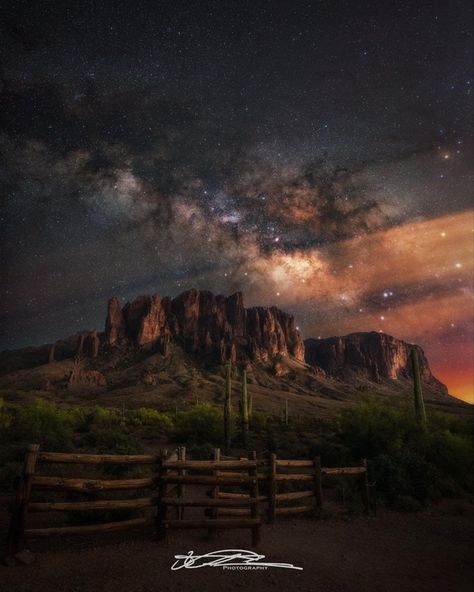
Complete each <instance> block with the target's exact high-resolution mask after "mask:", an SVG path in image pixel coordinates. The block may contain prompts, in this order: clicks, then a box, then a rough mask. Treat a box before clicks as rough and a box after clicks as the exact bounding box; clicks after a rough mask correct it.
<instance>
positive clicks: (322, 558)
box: [0, 501, 474, 592]
mask: <svg viewBox="0 0 474 592" xmlns="http://www.w3.org/2000/svg"><path fill="white" fill-rule="evenodd" d="M2 534H3V533H2ZM262 535H263V536H262V544H261V547H260V549H259V551H260V552H261V553H262V554H264V555H265V556H266V560H267V561H271V562H284V563H293V564H294V565H296V566H300V567H303V571H294V570H284V569H276V568H273V569H272V568H269V569H268V570H266V571H245V572H243V571H223V570H222V569H220V568H211V567H203V568H200V569H194V570H190V569H186V570H185V569H182V570H180V571H171V569H170V567H171V565H172V563H173V562H174V555H176V554H184V553H186V552H187V551H190V550H193V551H194V552H195V554H204V553H206V552H209V551H215V550H218V549H230V548H241V549H249V548H250V533H249V531H225V532H222V533H220V534H219V535H218V536H217V538H216V539H214V540H212V541H210V540H208V539H206V535H205V533H203V532H201V531H188V532H185V531H172V532H170V534H169V535H168V539H167V541H165V542H159V543H156V542H153V540H152V537H153V531H151V530H150V531H141V532H138V533H125V534H123V533H122V534H120V535H119V534H113V535H112V534H109V535H104V536H102V537H101V538H95V539H92V538H91V537H89V538H87V539H86V538H84V539H81V540H79V539H78V538H77V537H76V538H65V539H55V540H51V541H48V542H45V541H36V542H33V543H32V544H31V545H30V549H31V550H32V551H33V552H34V553H35V557H36V561H35V562H34V563H33V564H31V565H18V566H14V567H3V566H2V567H0V588H1V589H2V591H3V592H62V591H67V592H96V591H97V592H99V591H104V592H109V591H110V592H155V591H156V592H158V591H160V592H166V591H175V590H176V591H178V592H185V591H187V590H197V591H200V592H201V591H202V592H203V591H209V592H213V591H214V590H219V591H224V592H227V591H232V590H241V589H245V588H249V589H252V590H256V591H259V592H260V591H261V592H264V591H267V590H275V589H277V587H281V589H282V590H298V591H299V592H318V591H320V592H325V591H328V592H329V591H331V592H348V591H350V592H371V591H380V592H391V591H394V592H395V591H396V592H408V591H410V592H424V591H426V592H436V591H438V590H439V591H443V592H463V591H466V592H467V591H470V592H472V589H473V586H472V582H474V562H473V561H472V549H473V548H474V545H473V543H474V507H473V506H472V504H471V505H469V504H467V503H466V502H460V501H459V502H458V501H449V502H443V504H440V505H438V506H437V507H436V508H435V509H434V510H433V509H432V510H429V511H424V512H419V513H401V512H392V511H387V510H382V511H379V513H378V516H377V517H376V518H373V517H371V518H366V517H359V518H356V519H353V520H341V519H335V518H330V519H327V520H319V521H318V520H311V519H303V518H298V519H291V520H287V519H280V520H278V522H277V523H276V524H275V525H274V526H268V525H265V526H264V528H263V529H262Z"/></svg>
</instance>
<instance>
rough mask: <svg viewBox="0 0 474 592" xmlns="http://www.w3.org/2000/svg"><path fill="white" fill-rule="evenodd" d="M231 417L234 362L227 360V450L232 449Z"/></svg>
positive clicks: (225, 409)
mask: <svg viewBox="0 0 474 592" xmlns="http://www.w3.org/2000/svg"><path fill="white" fill-rule="evenodd" d="M231 418H232V362H231V361H229V362H227V365H226V375H225V400H224V440H225V447H226V450H227V451H229V450H230V444H231Z"/></svg>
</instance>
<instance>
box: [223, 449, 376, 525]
mask: <svg viewBox="0 0 474 592" xmlns="http://www.w3.org/2000/svg"><path fill="white" fill-rule="evenodd" d="M254 455H255V453H254ZM214 458H215V459H216V458H221V455H220V450H219V449H216V450H215V451H214ZM225 458H231V457H225ZM254 458H255V460H256V456H254ZM257 468H258V472H257V476H258V480H259V482H260V483H261V484H262V486H263V487H262V489H263V488H265V489H266V491H267V493H266V495H265V494H264V495H260V496H259V502H260V503H261V504H263V505H264V506H266V508H267V517H268V522H270V523H273V522H274V521H275V517H276V516H280V515H294V514H306V513H315V514H316V515H318V514H319V513H320V512H321V510H322V508H323V501H324V498H323V478H324V476H346V475H348V476H351V477H355V478H357V479H359V483H360V490H361V498H362V503H363V506H364V511H365V513H366V514H369V512H370V507H371V502H370V500H371V495H370V486H369V479H368V469H367V460H366V459H363V460H362V462H361V465H360V466H356V467H322V466H321V459H320V457H316V458H314V459H313V460H293V459H278V458H277V456H276V454H271V455H270V459H269V461H267V460H260V461H257ZM305 484H307V487H305ZM298 485H301V486H302V487H305V488H304V489H298V490H295V491H281V489H282V487H284V488H285V489H289V488H292V487H295V486H296V487H297V486H298ZM214 495H215V496H217V497H222V498H227V499H238V498H241V499H242V498H245V494H241V493H235V492H225V491H222V489H219V488H217V489H216V490H215V491H214ZM218 514H219V515H240V516H246V515H248V511H247V510H246V509H241V508H238V509H224V510H218Z"/></svg>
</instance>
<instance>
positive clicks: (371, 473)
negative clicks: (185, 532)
mask: <svg viewBox="0 0 474 592" xmlns="http://www.w3.org/2000/svg"><path fill="white" fill-rule="evenodd" d="M367 476H368V479H369V491H370V505H371V506H372V512H373V514H374V516H377V482H376V480H375V470H374V461H373V460H368V461H367Z"/></svg>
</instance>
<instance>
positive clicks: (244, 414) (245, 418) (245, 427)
mask: <svg viewBox="0 0 474 592" xmlns="http://www.w3.org/2000/svg"><path fill="white" fill-rule="evenodd" d="M240 414H241V420H242V435H243V440H244V445H245V447H246V448H247V447H248V443H249V405H248V392H247V370H245V368H244V369H243V370H242V398H241V400H240Z"/></svg>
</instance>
